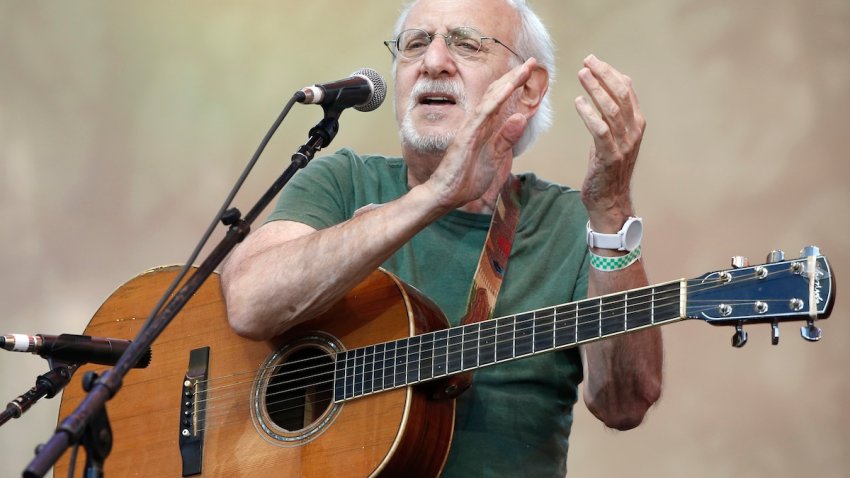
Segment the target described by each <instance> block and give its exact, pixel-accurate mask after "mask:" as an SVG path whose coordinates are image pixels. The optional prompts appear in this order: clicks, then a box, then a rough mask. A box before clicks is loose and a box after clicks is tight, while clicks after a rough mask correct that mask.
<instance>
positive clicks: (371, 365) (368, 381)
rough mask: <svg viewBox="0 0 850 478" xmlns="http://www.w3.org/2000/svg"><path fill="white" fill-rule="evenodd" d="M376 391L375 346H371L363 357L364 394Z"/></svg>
mask: <svg viewBox="0 0 850 478" xmlns="http://www.w3.org/2000/svg"><path fill="white" fill-rule="evenodd" d="M374 391H375V346H374V345H369V346H368V347H366V351H365V352H364V355H363V393H364V394H366V393H372V392H374Z"/></svg>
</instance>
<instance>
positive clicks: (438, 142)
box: [399, 79, 521, 154]
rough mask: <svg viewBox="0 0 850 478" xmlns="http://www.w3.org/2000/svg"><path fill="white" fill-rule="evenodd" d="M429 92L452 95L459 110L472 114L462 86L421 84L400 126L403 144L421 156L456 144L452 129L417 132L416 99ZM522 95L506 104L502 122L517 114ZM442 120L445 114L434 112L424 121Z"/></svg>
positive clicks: (446, 82)
mask: <svg viewBox="0 0 850 478" xmlns="http://www.w3.org/2000/svg"><path fill="white" fill-rule="evenodd" d="M426 92H431V93H443V94H448V95H451V96H453V97H454V98H455V101H456V104H457V106H460V107H461V109H462V110H463V112H464V113H467V112H468V111H469V109H468V105H467V99H466V93H465V92H464V91H463V87H462V86H461V85H460V84H458V83H455V82H452V81H449V80H427V79H423V80H419V81H417V82H416V84H415V85H414V86H413V90H412V91H411V92H410V98H408V102H407V109H406V111H405V112H404V117H403V118H402V120H401V124H400V125H399V135H400V136H401V142H402V144H404V145H405V146H407V147H409V148H411V149H413V150H414V151H416V152H418V153H426V154H441V153H445V152H446V150H447V149H449V145H451V144H452V141H454V138H455V134H456V133H457V130H454V129H452V130H445V131H442V132H436V133H430V134H425V133H422V132H420V131H418V130H417V129H416V125H415V124H414V121H413V109H414V108H415V107H416V105H417V104H418V101H417V98H418V97H419V95H421V94H422V93H426ZM520 94H521V92H520V91H515V92H514V94H513V95H511V97H510V98H508V100H507V101H506V102H505V105H504V109H503V111H502V114H501V116H502V121H505V120H507V119H508V118H509V117H510V116H511V115H513V114H514V113H516V111H517V102H518V101H519V95H520ZM443 117H444V115H443V114H441V113H437V112H435V113H429V114H428V115H426V116H425V119H426V120H427V121H429V122H432V123H433V122H437V121H440V120H442V119H443Z"/></svg>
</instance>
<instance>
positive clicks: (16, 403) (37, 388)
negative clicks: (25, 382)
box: [0, 359, 80, 427]
mask: <svg viewBox="0 0 850 478" xmlns="http://www.w3.org/2000/svg"><path fill="white" fill-rule="evenodd" d="M48 364H49V365H50V368H51V369H52V370H50V371H49V372H47V373H45V374H43V375H39V376H38V378H36V379H35V385H34V386H33V387H32V388H31V389H29V390H27V391H26V392H24V393H23V394H22V395H19V396H18V397H17V398H16V399H14V400H12V401H11V402H9V403H8V404H7V405H6V409H5V410H3V412H0V427H1V426H3V425H4V424H5V423H6V422H8V421H9V420H11V419H13V418H20V417H21V415H23V414H24V412H26V411H27V410H29V409H30V407H32V406H33V404H35V402H37V401H38V400H39V399H40V398H42V397H47V398H53V397H55V396H56V394H57V393H59V391H60V390H62V389H63V388H65V386H66V385H68V383H69V382H70V381H71V377H72V376H73V375H74V372H76V371H77V368H78V367H79V366H80V364H78V363H65V362H60V361H57V362H54V361H53V360H51V359H48Z"/></svg>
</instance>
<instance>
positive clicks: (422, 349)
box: [419, 334, 434, 381]
mask: <svg viewBox="0 0 850 478" xmlns="http://www.w3.org/2000/svg"><path fill="white" fill-rule="evenodd" d="M421 337H422V343H421V344H420V346H419V381H422V380H428V379H429V378H432V377H433V376H434V334H425V335H422V336H421Z"/></svg>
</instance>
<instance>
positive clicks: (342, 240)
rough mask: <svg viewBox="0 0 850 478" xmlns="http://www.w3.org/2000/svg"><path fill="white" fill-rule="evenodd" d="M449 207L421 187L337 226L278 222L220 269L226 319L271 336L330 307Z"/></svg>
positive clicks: (244, 330)
mask: <svg viewBox="0 0 850 478" xmlns="http://www.w3.org/2000/svg"><path fill="white" fill-rule="evenodd" d="M444 213H445V210H443V209H441V208H440V206H439V205H437V201H436V200H435V199H434V196H433V194H431V193H430V192H429V191H427V189H426V188H423V187H415V188H413V189H411V190H410V192H409V193H408V194H406V195H404V196H403V197H401V198H399V199H397V200H395V201H393V202H390V203H387V204H384V205H382V206H381V207H378V208H375V209H372V210H369V211H366V212H364V213H363V214H358V215H357V216H356V217H354V218H352V219H350V220H348V221H346V222H344V223H341V224H338V225H336V226H334V227H330V228H327V229H323V230H319V231H315V230H312V229H311V228H307V226H302V227H303V228H305V229H306V230H304V231H303V232H301V233H296V234H294V235H295V236H296V237H293V235H287V234H285V233H281V231H280V230H279V228H278V226H277V225H276V223H274V222H272V223H269V224H266V225H265V226H263V227H261V228H260V229H258V230H257V231H256V232H254V233H253V234H251V235H249V236H248V238H246V241H245V242H244V243H243V244H242V245H240V246H239V247H238V248H236V249H235V250H234V251H233V253H232V255H231V256H230V257H229V258H228V260H227V262H226V263H225V265H224V268H223V270H222V290H223V292H224V296H225V299H226V303H227V312H228V320H229V321H230V324H231V326H232V327H233V328H234V330H236V332H237V333H239V334H240V335H243V336H246V337H249V338H253V339H258V340H261V339H268V338H271V337H273V336H275V335H278V334H280V333H282V332H283V331H285V330H286V329H287V328H289V327H291V326H293V325H295V324H296V323H298V322H300V321H304V320H307V319H310V318H312V317H314V316H316V315H317V314H319V313H321V312H323V311H324V310H326V309H327V308H328V307H330V305H332V304H333V303H334V302H336V301H337V300H339V299H340V298H341V297H342V296H343V295H344V294H345V293H346V292H348V291H349V290H350V289H351V288H352V287H354V286H355V285H357V283H359V282H360V281H361V280H363V279H364V278H365V277H366V276H367V275H368V274H369V273H370V272H372V271H373V270H374V269H375V268H377V267H378V266H380V264H381V263H383V262H384V261H385V260H386V259H387V258H388V257H390V256H391V255H392V254H393V253H394V252H395V251H396V250H397V249H398V248H399V247H401V246H402V245H403V244H404V243H405V242H407V241H408V240H409V239H410V238H411V237H413V235H415V234H416V233H417V232H419V231H420V230H421V229H422V228H424V227H425V226H426V225H428V224H430V223H431V222H433V221H434V220H436V219H437V218H438V217H440V216H441V215H442V214H444Z"/></svg>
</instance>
